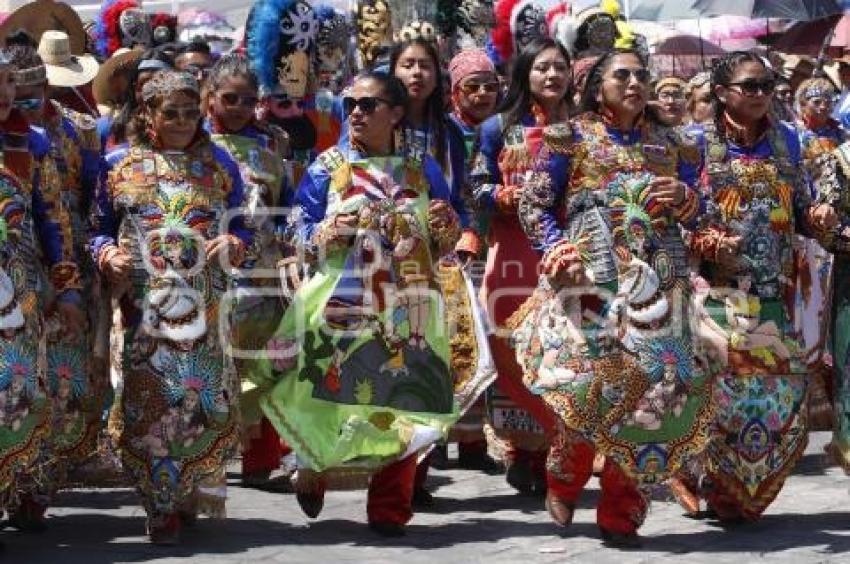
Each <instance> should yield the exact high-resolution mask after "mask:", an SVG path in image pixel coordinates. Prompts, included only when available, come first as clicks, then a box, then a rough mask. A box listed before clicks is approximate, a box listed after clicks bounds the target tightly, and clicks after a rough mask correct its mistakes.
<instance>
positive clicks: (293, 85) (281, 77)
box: [278, 51, 310, 100]
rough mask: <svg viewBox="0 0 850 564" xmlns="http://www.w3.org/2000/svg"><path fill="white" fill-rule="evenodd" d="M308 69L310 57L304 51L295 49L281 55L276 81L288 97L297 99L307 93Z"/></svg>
mask: <svg viewBox="0 0 850 564" xmlns="http://www.w3.org/2000/svg"><path fill="white" fill-rule="evenodd" d="M309 70H310V58H309V57H308V56H307V53H305V52H304V51H295V52H293V53H290V54H288V55H284V56H283V57H281V59H280V70H279V71H278V81H279V82H280V86H281V88H282V89H283V92H284V93H285V94H286V95H287V96H288V97H289V98H290V99H292V100H299V99H301V98H304V96H306V95H307V75H308V72H309Z"/></svg>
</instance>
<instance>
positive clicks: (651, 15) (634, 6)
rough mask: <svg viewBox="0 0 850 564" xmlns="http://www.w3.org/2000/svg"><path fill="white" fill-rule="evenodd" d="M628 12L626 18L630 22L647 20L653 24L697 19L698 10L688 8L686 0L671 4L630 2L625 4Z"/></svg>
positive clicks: (664, 0) (666, 1)
mask: <svg viewBox="0 0 850 564" xmlns="http://www.w3.org/2000/svg"><path fill="white" fill-rule="evenodd" d="M626 6H627V7H628V9H629V11H628V14H626V16H627V17H628V18H629V19H630V20H648V21H653V22H664V21H675V20H688V19H694V18H699V17H700V16H701V14H700V12H699V10H694V9H693V8H691V7H689V6H688V2H687V0H681V1H677V2H671V1H670V0H632V2H631V3H629V2H627V3H626Z"/></svg>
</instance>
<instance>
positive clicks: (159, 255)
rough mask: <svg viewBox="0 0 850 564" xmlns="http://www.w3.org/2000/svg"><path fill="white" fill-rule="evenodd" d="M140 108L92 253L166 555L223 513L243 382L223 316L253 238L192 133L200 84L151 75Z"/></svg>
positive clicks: (138, 458)
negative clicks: (117, 328)
mask: <svg viewBox="0 0 850 564" xmlns="http://www.w3.org/2000/svg"><path fill="white" fill-rule="evenodd" d="M142 110H143V111H142V113H141V114H140V115H138V116H137V120H136V122H135V123H134V128H133V134H132V135H131V138H130V147H129V148H127V149H125V150H121V151H115V152H113V153H112V154H110V160H111V161H112V162H111V165H112V170H111V172H110V174H109V179H108V182H107V185H106V186H104V187H103V189H102V190H100V192H99V194H98V197H97V214H96V225H95V236H94V237H93V238H92V241H91V251H92V257H93V258H94V260H95V262H96V263H97V265H98V268H99V269H100V271H101V272H102V273H103V274H105V275H106V276H107V278H108V279H109V280H110V282H111V283H112V284H113V286H114V287H115V290H114V293H115V294H116V295H117V296H119V299H120V308H121V322H122V327H123V330H124V332H123V337H124V341H123V342H124V349H123V355H122V361H123V366H122V372H123V378H124V386H123V394H122V397H121V400H122V401H121V406H120V407H121V414H122V415H123V435H122V437H121V443H120V445H121V449H122V460H123V464H124V468H125V470H126V471H127V472H128V474H129V476H130V477H131V479H132V480H133V483H134V484H135V486H136V489H137V490H138V492H139V494H140V496H141V498H142V504H143V506H144V508H145V511H146V512H147V515H148V531H149V533H150V536H151V540H152V541H153V542H155V543H164V544H172V543H175V542H177V541H178V538H179V531H180V527H181V524H185V523H186V522H191V521H192V520H193V519H194V518H195V516H196V515H197V514H198V513H199V512H204V513H209V514H211V515H213V516H223V515H224V489H225V483H226V482H225V475H224V463H225V462H226V461H227V460H228V458H230V456H231V455H232V454H233V451H234V449H235V446H236V443H237V441H238V433H237V421H238V409H237V404H236V402H237V401H238V398H239V381H238V378H237V375H236V372H235V369H234V367H233V365H232V360H231V359H230V357H229V356H228V355H226V354H225V350H224V347H225V345H227V344H229V343H230V335H226V334H222V333H221V331H220V324H219V321H218V319H219V315H222V313H221V312H222V311H223V308H225V304H223V303H222V299H223V295H224V293H225V292H226V291H227V290H228V287H229V280H228V274H227V273H228V272H229V270H230V268H231V265H233V266H236V265H239V264H241V263H242V261H243V259H244V255H245V249H246V248H248V246H249V245H250V243H251V237H250V235H249V232H248V231H246V230H245V228H244V227H243V226H242V218H241V217H240V216H239V215H237V216H236V217H235V218H234V219H232V220H231V221H229V222H227V219H226V217H225V214H226V213H227V212H228V210H231V209H233V208H236V207H238V206H241V205H242V204H243V202H244V194H243V189H242V180H241V177H240V173H239V169H238V167H237V165H236V163H234V161H233V160H232V159H231V158H230V157H229V156H228V154H227V153H226V152H225V151H224V150H223V149H220V148H219V147H217V146H215V145H213V144H212V143H211V142H210V140H209V135H208V134H207V133H206V132H205V131H204V130H203V128H202V127H201V119H200V118H201V111H200V93H199V89H198V83H197V81H196V80H195V79H194V78H193V77H192V76H191V75H188V74H185V73H179V72H175V71H162V72H159V73H157V74H156V75H155V76H154V77H153V78H152V79H151V80H149V81H148V82H147V83H146V84H145V86H144V88H143V89H142ZM222 224H224V229H222Z"/></svg>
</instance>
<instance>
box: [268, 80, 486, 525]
mask: <svg viewBox="0 0 850 564" xmlns="http://www.w3.org/2000/svg"><path fill="white" fill-rule="evenodd" d="M406 101H407V100H406V92H405V89H404V86H403V85H402V84H401V83H400V82H399V81H398V79H396V78H395V77H389V76H387V75H385V74H382V73H372V74H366V75H362V76H361V77H359V78H358V79H356V80H355V82H354V84H353V86H352V88H351V90H350V91H349V95H348V96H347V97H346V98H345V99H344V106H345V110H346V113H347V114H348V116H349V126H350V128H349V130H350V132H351V138H350V143H348V144H344V145H340V146H338V147H335V148H333V149H331V150H329V151H326V152H325V153H323V154H322V155H321V156H320V157H319V159H318V160H317V162H316V163H314V164H313V165H312V166H311V167H310V169H309V170H308V172H307V175H306V176H305V177H304V181H303V182H302V184H301V186H300V187H299V189H298V192H297V195H296V201H297V205H298V206H299V207H300V208H301V212H302V216H303V225H301V226H300V227H299V235H298V238H299V241H298V244H299V245H302V246H303V247H304V248H305V249H307V250H308V251H309V253H310V256H311V257H312V260H314V261H316V263H315V269H316V273H315V275H314V276H312V277H311V278H310V279H308V280H307V281H305V282H304V284H303V285H302V286H301V287H300V289H299V290H298V292H297V293H296V295H295V298H294V301H293V303H292V305H291V306H290V307H289V309H288V310H287V312H286V314H285V315H284V318H283V321H282V322H281V325H280V327H279V329H278V332H277V334H276V335H275V337H274V338H273V339H271V340H270V341H269V344H268V357H269V358H268V361H266V362H265V363H264V364H263V366H261V368H262V369H261V370H256V371H255V372H254V373H252V377H253V378H254V380H255V381H256V383H257V384H258V385H262V386H266V387H267V388H270V391H269V393H268V394H267V395H265V396H264V397H263V398H262V400H261V404H262V407H263V410H264V411H265V413H266V415H267V416H268V417H269V419H270V420H271V421H272V422H273V423H274V425H275V427H276V428H277V430H278V431H279V432H280V433H281V436H283V437H284V438H285V439H286V440H287V442H288V443H289V444H291V445H292V447H293V448H294V449H295V451H296V453H297V454H298V457H299V470H298V472H297V477H296V481H295V484H296V491H297V492H298V501H299V503H300V504H301V507H302V508H303V509H304V511H305V513H307V515H309V516H311V517H315V516H317V515H318V513H319V511H320V510H321V508H322V504H323V498H324V492H325V490H326V489H327V488H328V487H332V486H334V485H335V484H338V483H339V482H338V480H339V479H342V478H346V479H348V480H349V482H348V484H349V486H350V484H351V480H352V479H355V477H356V476H357V475H358V474H359V475H361V476H366V475H368V474H369V473H374V474H373V475H372V477H371V485H370V486H369V497H368V508H367V511H368V516H369V523H370V526H371V527H372V528H373V529H375V530H376V531H378V532H379V533H381V534H385V535H392V536H395V535H400V534H403V532H404V531H403V525H404V524H405V523H406V522H407V521H408V520H409V519H410V517H411V501H412V496H413V488H414V477H415V473H416V462H417V452H419V451H420V450H421V449H422V448H424V447H427V446H428V445H429V444H431V443H433V442H434V441H436V440H439V439H440V438H441V437H444V436H445V434H446V433H447V431H448V427H449V426H450V425H451V424H452V423H454V422H455V421H456V420H457V417H458V415H459V410H460V409H461V406H460V405H459V403H458V402H456V401H455V399H454V397H453V382H452V380H453V376H454V375H456V374H458V370H459V366H460V365H458V364H457V362H461V363H465V362H468V361H469V360H470V359H475V358H476V352H475V350H474V348H473V349H472V350H470V349H468V348H465V349H464V348H463V347H461V348H457V347H455V346H454V343H450V342H449V335H450V334H451V333H449V332H448V331H447V329H448V328H449V327H450V326H451V324H452V323H459V326H464V325H465V326H466V327H467V334H466V335H463V336H462V337H463V339H462V340H464V341H466V342H467V343H469V342H470V339H473V341H472V343H473V347H474V337H473V335H472V334H471V333H469V332H468V331H469V330H471V329H472V328H471V327H469V324H468V323H464V322H463V319H462V318H457V317H456V315H455V312H457V313H460V314H462V315H463V316H468V317H467V319H472V317H471V313H469V311H470V310H469V308H468V304H467V307H466V308H461V307H460V305H461V304H459V303H457V302H452V301H451V300H455V299H457V298H458V296H460V297H463V296H464V295H465V294H463V293H458V292H461V291H462V292H465V291H466V290H465V288H463V283H462V278H461V279H458V278H457V277H454V276H447V274H450V273H451V268H449V269H448V270H447V269H446V268H444V266H449V267H451V265H452V262H451V261H448V262H444V261H442V260H440V259H439V257H443V256H446V255H451V254H452V253H453V252H454V248H455V244H456V243H457V240H458V238H459V236H460V221H459V219H458V216H457V213H456V212H455V211H454V210H453V209H452V206H451V205H450V203H449V199H450V197H451V194H450V191H449V188H448V186H447V185H446V182H445V179H444V178H443V174H442V171H441V170H440V167H439V165H438V164H437V163H436V161H434V160H433V158H432V157H430V156H428V155H427V154H422V155H421V160H416V159H414V158H413V157H412V156H410V155H409V156H406V157H405V156H402V153H401V151H399V150H397V149H394V148H393V138H394V131H393V130H394V128H395V127H397V126H399V125H400V124H401V122H402V119H403V117H404V108H405V106H406ZM459 281H461V282H460V283H459ZM444 300H449V303H452V304H453V305H452V306H451V308H447V309H445V310H442V308H441V302H443V301H444ZM441 311H445V312H446V313H447V314H448V316H447V318H446V317H444V315H443V314H441V313H440V312H441ZM464 311H466V312H467V313H463V312H464ZM446 324H447V325H446ZM454 340H455V336H452V341H454ZM470 369H471V371H472V373H473V374H474V373H475V366H472V367H470ZM456 379H457V378H456ZM461 380H463V379H461ZM474 399H475V396H472V398H471V400H472V401H474Z"/></svg>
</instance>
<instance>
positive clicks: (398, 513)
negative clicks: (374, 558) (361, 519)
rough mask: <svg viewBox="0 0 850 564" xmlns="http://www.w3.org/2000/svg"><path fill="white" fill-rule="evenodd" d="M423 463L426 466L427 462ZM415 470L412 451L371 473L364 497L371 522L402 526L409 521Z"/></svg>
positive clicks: (411, 512) (411, 511)
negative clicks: (370, 479)
mask: <svg viewBox="0 0 850 564" xmlns="http://www.w3.org/2000/svg"><path fill="white" fill-rule="evenodd" d="M424 466H425V468H426V469H427V467H428V466H427V464H425V465H424ZM416 473H417V472H416V455H415V454H414V455H411V456H408V457H407V458H402V459H401V460H398V461H396V462H393V463H392V464H390V465H389V466H384V467H383V468H381V470H379V471H378V472H377V473H375V474H373V475H372V481H371V482H370V483H369V494H368V497H367V498H366V514H367V515H368V517H369V522H370V523H393V524H396V525H404V524H405V523H407V522H408V521H410V518H411V517H413V509H412V507H411V505H412V502H413V485H414V482H415V481H416Z"/></svg>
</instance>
